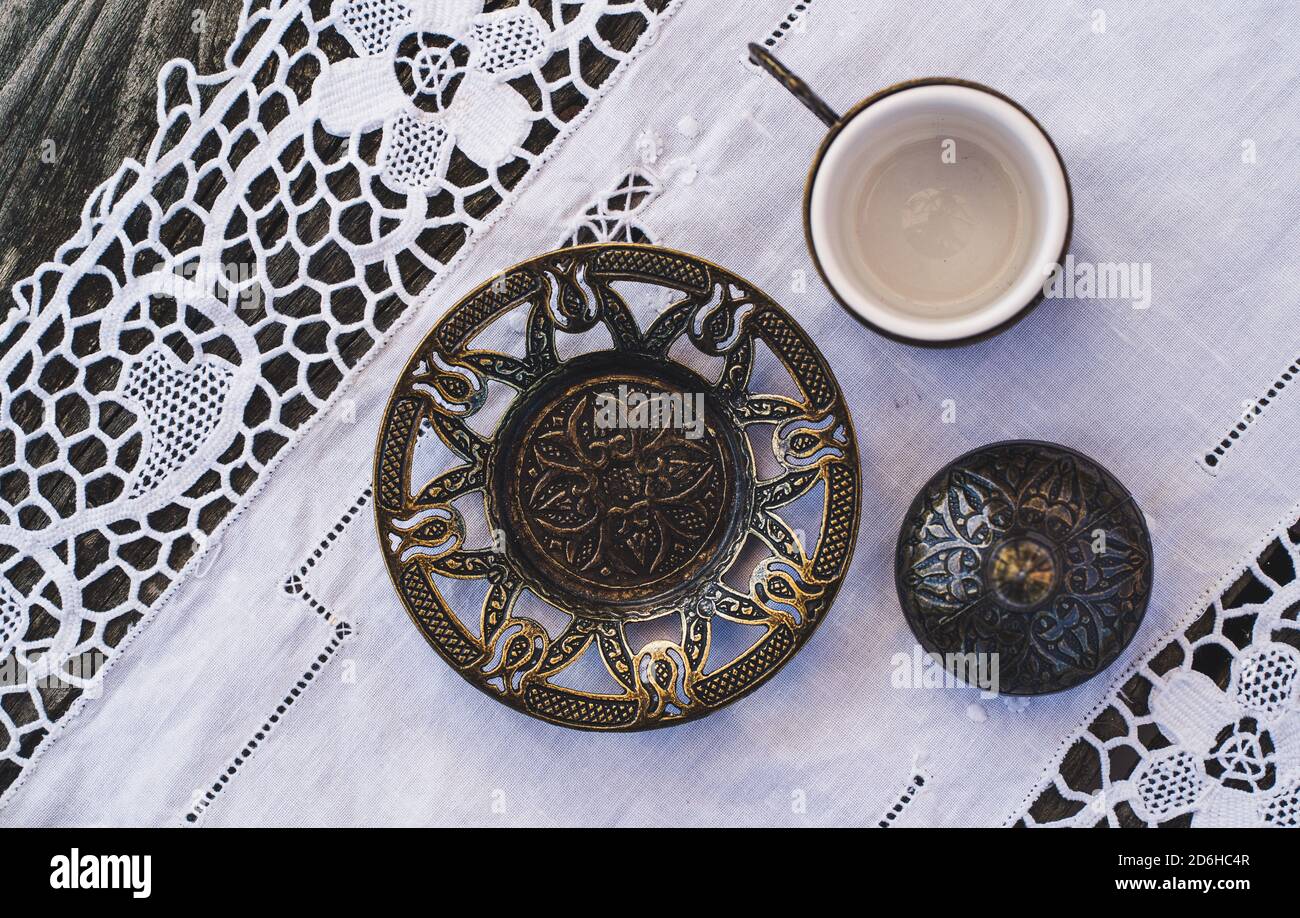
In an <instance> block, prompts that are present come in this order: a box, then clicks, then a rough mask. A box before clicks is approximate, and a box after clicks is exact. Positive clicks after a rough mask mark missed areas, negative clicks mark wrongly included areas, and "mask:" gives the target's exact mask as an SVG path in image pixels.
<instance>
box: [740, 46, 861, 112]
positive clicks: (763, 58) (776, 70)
mask: <svg viewBox="0 0 1300 918" xmlns="http://www.w3.org/2000/svg"><path fill="white" fill-rule="evenodd" d="M749 59H750V60H751V61H753V62H754V63H755V64H757V65H758V66H760V67H762V68H763V69H764V70H766V71H767V72H768V73H770V74H771V75H772V76H774V77H776V79H777V82H779V83H780V84H781V85H782V86H784V87H785V88H786V89H788V90H790V92H791V93H793V94H794V97H795V98H796V99H798V100H799V101H800V102H802V103H803V104H804V105H805V106H807V108H808V110H809V111H810V112H812V113H813V114H814V115H816V116H817V117H818V118H820V119H821V120H822V122H823V123H824V124H825V125H826V126H827V127H835V125H836V124H838V123H839V120H840V116H839V115H837V114H835V109H833V108H831V107H830V106H829V105H827V104H826V103H825V101H823V100H822V97H821V96H819V95H817V93H815V92H813V91H812V87H810V86H809V85H808V84H807V83H805V82H804V81H803V80H801V79H799V78H798V77H797V76H795V75H794V74H793V73H792V72H791V71H790V69H789V68H788V67H786V66H785V64H782V63H781V62H780V61H778V60H777V59H776V58H775V57H773V56H772V52H770V51H768V50H767V49H766V48H764V47H763V46H762V45H760V44H758V43H756V42H750V44H749Z"/></svg>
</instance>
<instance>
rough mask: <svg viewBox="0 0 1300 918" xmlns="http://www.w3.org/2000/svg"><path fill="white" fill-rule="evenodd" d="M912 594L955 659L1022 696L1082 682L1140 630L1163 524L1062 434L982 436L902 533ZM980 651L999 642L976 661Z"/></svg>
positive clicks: (903, 578)
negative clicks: (1146, 515)
mask: <svg viewBox="0 0 1300 918" xmlns="http://www.w3.org/2000/svg"><path fill="white" fill-rule="evenodd" d="M895 577H896V582H897V587H898V597H899V602H900V603H901V604H902V607H903V614H904V615H905V616H906V617H907V622H908V624H909V625H910V626H911V627H912V631H913V632H915V634H916V637H917V639H918V640H919V641H920V642H921V645H922V646H923V647H924V648H925V649H926V650H927V651H929V652H930V653H932V654H938V655H939V656H941V657H942V658H943V661H944V663H945V665H946V666H947V667H948V669H949V670H950V671H953V672H954V673H956V674H957V675H962V673H961V672H959V671H958V670H959V669H962V668H964V669H965V670H966V675H967V676H969V675H971V674H972V673H973V672H974V671H975V670H976V669H977V670H978V672H979V673H980V674H981V678H985V679H987V680H989V681H991V678H992V675H993V674H994V673H996V678H997V685H981V686H980V687H981V688H993V689H996V690H998V691H1001V692H1003V693H1006V694H1010V695H1036V694H1042V693H1046V692H1054V691H1059V690H1061V689H1066V688H1070V687H1071V686H1074V685H1078V684H1079V683H1081V682H1083V681H1085V680H1087V679H1089V678H1091V677H1092V676H1094V675H1096V674H1097V673H1099V672H1101V671H1102V670H1104V669H1105V668H1106V667H1107V666H1109V665H1110V664H1111V663H1112V662H1114V660H1115V658H1116V657H1118V656H1119V654H1120V653H1121V652H1122V651H1123V649H1124V648H1125V647H1126V646H1127V645H1128V643H1129V641H1131V640H1132V639H1133V635H1134V634H1136V633H1137V629H1138V625H1140V624H1141V622H1142V617H1143V615H1144V614H1145V613H1146V607H1147V600H1148V599H1149V597H1150V595H1151V537H1150V535H1149V533H1148V532H1147V527H1146V522H1145V520H1144V519H1143V518H1142V513H1141V511H1140V510H1139V509H1138V508H1137V505H1136V504H1135V503H1134V502H1133V498H1132V497H1131V496H1130V495H1129V493H1128V491H1126V490H1125V489H1124V486H1123V485H1122V484H1120V483H1119V481H1117V480H1116V479H1115V477H1114V476H1112V475H1111V474H1110V473H1109V472H1107V471H1106V470H1105V469H1103V468H1102V467H1101V466H1099V465H1097V464H1096V463H1095V462H1093V461H1092V460H1091V459H1089V458H1087V457H1086V456H1083V455H1081V454H1079V453H1076V452H1074V451H1073V450H1070V449H1066V448H1065V447H1062V446H1055V445H1053V444H1049V443H1035V442H1031V441H1014V442H1007V443H996V444H993V445H991V446H986V447H982V448H981V449H977V450H975V451H973V452H970V453H967V454H966V455H964V456H961V457H959V458H958V459H956V460H954V461H953V462H951V463H950V464H949V465H948V466H946V467H945V468H943V469H941V470H940V471H939V472H938V473H937V474H936V475H935V476H934V477H933V478H932V479H930V481H929V482H928V483H927V484H926V486H925V487H924V488H923V489H922V490H921V493H920V494H918V495H917V497H916V500H915V501H913V503H912V507H911V509H910V510H909V511H908V514H907V517H906V519H905V520H904V522H903V527H902V532H901V533H900V535H899V538H898V552H897V558H896V566H895ZM970 654H990V655H991V654H996V655H997V656H996V660H997V665H996V667H993V666H992V665H984V664H981V665H978V666H972V665H971V664H972V663H973V662H976V661H977V660H978V658H974V657H970V656H968V655H970Z"/></svg>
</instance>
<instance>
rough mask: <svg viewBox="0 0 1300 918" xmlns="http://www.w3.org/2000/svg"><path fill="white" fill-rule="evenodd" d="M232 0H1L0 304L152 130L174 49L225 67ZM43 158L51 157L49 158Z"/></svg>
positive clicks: (204, 64)
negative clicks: (162, 76) (161, 80)
mask: <svg viewBox="0 0 1300 918" xmlns="http://www.w3.org/2000/svg"><path fill="white" fill-rule="evenodd" d="M241 6H242V4H241V3H240V2H239V0H4V4H3V12H2V13H0V126H3V131H2V132H0V291H2V292H0V312H8V310H9V309H11V308H12V307H13V297H12V295H11V293H10V288H11V287H12V286H13V284H14V282H15V281H18V280H22V279H23V278H25V277H27V276H28V275H30V274H31V273H32V272H33V271H34V270H35V269H36V268H37V266H39V265H40V264H41V263H42V262H43V261H46V260H48V259H49V258H50V257H51V256H53V254H54V252H55V251H56V250H57V249H58V247H59V246H60V245H62V244H63V243H64V242H65V241H67V239H68V238H70V237H71V236H72V235H73V234H74V233H75V232H76V231H77V228H78V226H79V225H80V223H81V209H82V207H83V206H84V204H85V202H86V199H87V197H89V195H90V193H91V192H92V191H93V190H94V189H95V187H96V186H98V185H99V184H100V183H101V182H103V181H104V180H105V179H107V178H109V177H110V176H112V175H113V173H114V172H116V171H117V168H118V166H119V165H120V164H121V162H122V160H123V159H125V158H127V157H132V158H135V159H143V158H144V155H145V153H146V151H147V150H148V148H149V143H150V141H152V139H153V136H154V132H155V130H156V128H157V119H156V116H155V108H156V102H157V96H158V93H157V78H158V72H159V70H160V69H161V68H162V65H163V64H164V63H166V62H167V61H168V60H170V59H171V58H173V57H178V56H181V57H186V58H189V59H190V60H191V61H193V62H194V64H195V67H196V68H197V69H198V71H199V72H200V73H211V72H213V71H216V70H219V69H220V68H221V66H222V58H223V56H224V54H225V51H226V48H227V47H228V46H229V45H230V42H231V40H232V38H233V36H234V34H235V28H236V26H237V24H238V22H239V12H240V7H241ZM51 160H52V161H51Z"/></svg>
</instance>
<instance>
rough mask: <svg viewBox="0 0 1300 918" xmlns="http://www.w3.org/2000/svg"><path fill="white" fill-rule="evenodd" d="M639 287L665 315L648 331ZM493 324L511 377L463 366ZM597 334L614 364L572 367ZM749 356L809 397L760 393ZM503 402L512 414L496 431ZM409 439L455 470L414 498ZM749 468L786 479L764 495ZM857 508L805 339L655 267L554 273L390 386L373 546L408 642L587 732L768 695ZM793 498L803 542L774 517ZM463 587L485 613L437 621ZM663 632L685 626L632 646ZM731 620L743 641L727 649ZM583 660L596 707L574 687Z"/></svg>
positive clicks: (543, 274)
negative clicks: (513, 338)
mask: <svg viewBox="0 0 1300 918" xmlns="http://www.w3.org/2000/svg"><path fill="white" fill-rule="evenodd" d="M624 284H627V285H630V287H625V286H624ZM630 288H638V289H639V290H641V291H642V292H644V291H645V290H647V289H650V290H656V289H657V292H658V293H659V294H662V298H663V300H664V301H665V303H666V306H665V308H663V310H662V312H660V313H659V314H658V315H657V317H655V318H653V319H652V320H651V319H647V320H646V321H645V322H644V323H641V324H639V323H638V321H637V318H636V314H635V313H634V310H633V308H632V307H631V306H630V305H629V301H628V299H627V298H626V296H627V295H626V294H625V292H624V291H626V290H627V289H630ZM516 310H518V312H516ZM507 315H512V316H514V315H517V316H519V317H520V318H521V319H522V321H521V322H520V324H519V326H518V327H519V329H520V334H521V335H522V336H523V339H524V347H523V348H522V351H523V353H522V356H515V355H512V354H509V353H502V352H500V351H496V350H487V349H482V348H481V347H477V346H474V345H475V342H476V339H478V338H479V336H480V335H486V336H489V337H490V336H491V334H493V332H490V331H485V330H487V329H489V326H493V325H494V323H496V322H497V320H498V319H500V318H502V317H505V316H507ZM643 325H644V326H645V327H643ZM498 328H499V326H498ZM602 329H603V334H602V335H601V337H602V340H603V341H604V344H603V346H602V347H599V348H597V349H596V350H589V351H587V352H585V353H580V354H577V355H575V356H572V357H570V358H569V359H564V358H563V357H561V354H562V353H563V352H564V351H565V350H566V348H564V347H561V344H563V343H564V340H565V337H564V336H575V339H576V338H577V337H583V340H587V339H588V338H589V337H590V336H589V335H588V333H593V332H595V333H601V332H602ZM760 343H761V344H763V345H765V346H766V348H767V349H768V350H769V351H770V352H771V354H772V355H773V356H774V357H775V358H776V361H777V362H778V363H779V364H780V365H781V366H782V367H784V369H785V370H786V371H788V373H789V375H790V377H791V379H792V381H793V383H792V386H791V391H792V392H793V391H794V390H796V389H797V392H798V396H797V397H796V396H795V395H793V394H770V393H764V392H756V391H752V390H753V389H754V388H756V386H755V385H754V382H755V380H756V379H757V378H758V374H757V373H755V372H754V366H755V361H756V353H757V349H758V345H759V344H760ZM611 344H612V347H611V346H610V345H611ZM683 347H685V348H687V349H688V352H689V353H690V354H691V355H693V356H692V357H688V358H683V356H682V353H681V348H683ZM689 349H694V350H693V351H692V350H689ZM710 361H711V362H712V363H713V364H714V365H715V366H716V370H715V371H714V372H711V373H707V374H706V373H705V372H704V371H703V370H702V369H701V367H704V365H705V364H708V363H709V362H710ZM690 364H695V366H692V365H690ZM751 377H752V378H751ZM496 384H503V386H504V390H503V391H506V392H508V393H510V396H511V398H510V402H509V405H508V406H507V407H506V408H505V409H504V410H503V411H502V412H501V414H500V415H499V417H498V418H497V419H496V420H495V421H484V418H486V417H487V416H488V412H487V410H486V408H485V406H486V405H487V404H488V403H489V401H490V399H489V390H490V389H491V390H494V391H495V390H502V389H503V387H502V386H498V385H496ZM485 424H486V425H487V427H488V429H487V432H484V427H485ZM422 431H426V432H427V431H432V433H433V434H436V437H437V438H438V440H439V441H440V442H441V444H443V445H445V447H446V448H447V449H448V450H449V451H450V453H451V454H454V455H455V456H457V457H458V458H457V459H456V460H455V464H454V465H452V466H451V467H445V468H442V469H441V470H440V471H438V472H437V473H436V474H435V475H433V476H432V477H431V478H429V479H428V480H413V477H412V476H413V469H414V468H415V466H416V465H417V463H416V462H415V456H416V453H417V450H418V449H419V448H420V447H419V443H420V440H421V437H422V436H425V435H427V434H422ZM756 449H762V450H766V449H770V450H771V451H772V456H771V457H770V462H769V464H770V463H771V462H774V463H777V467H778V468H780V469H781V471H780V473H779V474H776V475H774V476H771V477H760V475H759V472H758V469H759V468H760V467H762V465H763V463H760V462H759V461H758V460H759V457H758V456H756V453H755V451H756ZM858 490H859V471H858V457H857V449H856V446H855V444H854V439H853V430H852V426H851V422H850V419H849V413H848V409H847V407H846V405H845V404H844V401H843V399H842V397H841V395H840V391H839V388H838V386H837V385H836V383H835V379H834V377H833V376H832V375H831V372H830V370H829V368H828V367H827V365H826V362H825V360H824V359H823V358H822V356H821V355H820V354H819V353H818V351H817V349H816V348H815V347H814V346H813V344H812V342H811V341H809V339H808V337H807V336H806V335H805V334H804V333H803V332H802V330H800V328H799V327H798V326H797V325H796V324H795V322H794V320H793V319H791V318H790V316H789V315H787V314H786V312H785V311H784V310H783V309H781V307H780V306H778V305H777V304H776V303H774V302H773V301H772V300H771V299H769V298H768V297H767V296H766V295H765V294H763V293H762V292H761V291H760V290H758V289H757V288H755V287H753V286H752V285H750V284H749V283H747V282H746V281H744V280H742V279H741V278H739V277H737V276H736V275H734V274H731V273H730V272H728V271H726V270H724V269H722V268H720V267H718V266H717V265H713V264H710V263H708V262H706V261H702V260H701V259H698V258H695V257H692V256H690V255H686V254H683V253H681V252H674V251H671V250H668V249H662V248H657V247H652V246H644V245H624V244H601V245H591V246H579V247H576V248H570V249H563V250H560V251H558V252H552V253H549V254H546V255H542V256H539V257H537V258H533V259H531V260H529V261H526V262H523V263H522V264H520V265H517V266H516V267H514V268H511V269H510V270H508V271H506V272H504V273H503V274H501V275H500V276H498V277H497V278H495V279H493V280H491V281H488V282H487V283H485V284H483V285H482V286H480V287H479V288H478V289H476V290H474V291H473V292H472V293H470V294H469V295H468V296H466V297H465V298H464V299H463V300H461V301H460V302H459V303H457V304H456V305H455V306H453V307H452V308H451V310H450V311H449V312H448V313H447V314H446V315H445V316H444V318H443V319H442V320H441V321H440V322H439V323H438V325H437V326H436V327H435V328H434V329H433V331H432V332H431V333H430V334H429V336H428V337H427V338H426V339H425V340H424V341H423V342H422V343H421V344H420V346H419V348H418V349H417V350H416V352H415V354H414V355H413V356H412V358H411V360H410V362H409V363H408V364H407V366H406V369H405V370H404V371H403V373H402V375H401V378H400V379H399V380H398V383H397V386H396V388H395V389H394V391H393V394H392V397H391V399H390V401H389V404H388V408H387V411H386V414H385V417H384V421H383V425H382V427H381V429H380V436H379V445H378V449H377V455H376V458H375V493H376V496H377V499H376V501H375V507H376V516H377V522H378V527H379V540H380V545H381V547H382V549H383V552H384V556H385V560H386V561H387V564H388V569H389V572H390V574H391V575H392V579H393V583H394V585H395V586H396V588H397V591H398V593H399V594H400V595H401V598H402V602H403V604H404V605H405V606H406V609H407V611H408V612H409V613H410V615H411V618H412V620H413V621H414V622H415V624H416V626H417V627H418V628H419V629H420V631H421V633H423V634H424V636H425V638H426V639H427V640H428V641H429V643H430V644H432V645H433V647H434V649H435V650H437V652H438V653H439V654H440V655H441V656H442V657H443V659H444V660H446V661H447V663H449V664H450V665H451V666H453V667H454V668H455V669H456V670H457V671H458V672H459V673H460V674H461V675H462V676H464V677H465V678H466V679H467V680H469V681H470V682H471V683H472V684H474V685H475V686H477V687H478V688H480V689H482V690H483V691H485V692H487V693H489V694H490V695H492V696H493V697H494V698H497V699H498V700H500V701H502V702H504V703H506V704H508V705H510V706H512V707H514V708H517V709H519V710H521V711H524V712H526V713H528V714H531V715H533V716H535V717H539V718H542V719H544V720H548V721H552V722H554V723H558V724H564V725H565V726H570V727H583V728H589V729H638V728H644V727H655V726H662V725H666V724H671V723H678V722H681V721H684V720H688V719H691V718H694V717H699V716H701V715H704V714H707V713H709V712H710V711H713V710H714V709H716V708H718V707H720V706H722V705H724V704H726V703H728V702H730V701H734V700H735V699H737V698H739V697H741V696H742V695H744V694H746V693H748V692H749V691H751V690H752V689H754V688H756V687H757V686H758V685H760V684H761V683H762V682H764V681H765V680H766V679H768V678H769V677H771V676H772V674H773V673H775V672H776V670H777V669H778V668H780V666H781V665H782V664H784V663H785V662H786V661H787V660H788V659H790V657H791V656H792V655H793V654H794V653H795V651H796V650H798V649H799V647H800V646H802V644H803V643H804V642H805V641H806V640H807V639H808V636H809V635H810V634H811V633H812V631H813V629H814V628H815V627H816V626H817V624H818V622H820V621H821V619H822V618H823V616H824V615H825V614H826V611H827V609H828V608H829V606H830V603H831V600H832V599H833V598H834V595H835V592H836V590H837V589H838V588H839V585H840V581H841V580H842V579H843V577H844V572H845V570H846V569H847V568H848V564H849V558H850V555H851V554H852V550H853V543H854V539H855V536H856V533H857V524H858V503H859V496H858ZM465 501H469V502H472V503H476V504H477V506H478V507H479V508H481V511H482V515H483V518H484V519H485V520H486V525H487V527H488V528H489V530H490V531H489V532H487V533H479V534H475V533H472V532H471V531H470V528H471V527H470V526H469V525H468V524H467V521H466V520H467V515H468V510H469V508H468V507H467V506H466V504H465V503H464V502H465ZM807 501H812V506H813V508H814V511H813V518H814V519H815V520H816V532H813V533H811V537H810V538H808V539H805V537H804V535H803V532H802V531H800V530H798V529H796V528H795V527H793V526H792V525H791V524H790V523H789V522H788V520H787V519H784V518H783V514H786V513H788V512H789V511H788V510H787V509H783V508H793V507H794V506H796V505H798V506H800V507H806V506H807ZM808 528H810V529H811V528H812V527H808ZM753 540H757V544H759V545H761V546H762V547H763V550H762V551H761V552H758V553H757V554H759V555H766V557H758V558H754V557H751V554H753V553H751V552H750V551H749V550H748V548H747V542H750V543H752V542H753ZM475 543H479V544H481V546H482V547H476V544H475ZM742 549H745V550H744V551H742ZM474 579H478V580H481V581H483V582H484V583H485V584H486V587H485V588H486V598H485V599H484V600H483V601H482V603H481V607H473V608H469V607H457V604H456V603H455V602H452V601H449V600H448V598H447V597H448V596H450V595H451V592H452V591H451V590H449V587H451V586H454V584H455V582H456V581H464V580H474ZM733 584H734V585H733ZM526 593H531V594H532V597H529V602H530V603H531V602H537V601H541V602H542V603H544V604H545V605H546V606H547V607H549V610H550V611H554V612H556V613H558V615H557V616H556V617H557V618H558V619H559V620H560V623H558V624H552V625H551V626H550V627H549V629H548V627H547V625H546V624H545V623H544V622H543V621H542V620H541V619H542V618H543V616H541V615H533V614H530V613H529V612H527V611H525V610H526V609H529V608H534V606H532V605H529V604H528V603H525V601H524V599H523V597H524V594H526ZM652 619H657V620H664V621H661V622H660V623H659V624H660V625H661V626H662V625H663V624H664V623H665V622H673V621H675V622H676V623H677V627H675V628H667V629H664V628H662V627H661V628H659V630H660V631H661V632H662V631H668V632H670V635H669V636H667V637H665V636H663V634H662V633H661V634H659V635H657V636H655V637H652V638H650V639H645V638H639V637H638V636H637V635H638V634H639V633H640V632H639V631H638V630H637V629H638V627H639V626H640V625H642V624H643V623H646V622H648V621H650V620H652ZM723 622H726V623H728V627H729V628H730V627H731V626H733V625H735V626H742V627H741V631H742V633H748V634H749V635H750V639H749V640H745V641H740V642H739V646H737V642H736V641H734V640H730V641H728V642H726V643H725V646H724V643H723V642H720V641H715V640H714V639H713V638H714V632H715V631H716V630H717V629H718V628H719V627H721V625H722V623H723ZM593 658H594V660H593ZM584 659H585V660H586V665H588V666H591V665H596V666H598V667H601V668H603V670H602V672H603V673H604V674H607V676H608V677H609V678H608V680H607V681H608V684H609V686H611V688H610V689H609V690H607V691H592V690H589V689H585V688H581V687H574V686H572V685H566V684H565V682H566V672H568V671H569V670H570V668H575V667H578V666H579V664H580V662H581V661H583V660H584Z"/></svg>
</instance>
